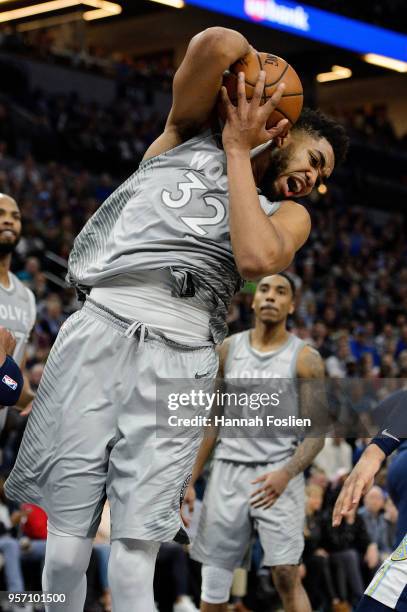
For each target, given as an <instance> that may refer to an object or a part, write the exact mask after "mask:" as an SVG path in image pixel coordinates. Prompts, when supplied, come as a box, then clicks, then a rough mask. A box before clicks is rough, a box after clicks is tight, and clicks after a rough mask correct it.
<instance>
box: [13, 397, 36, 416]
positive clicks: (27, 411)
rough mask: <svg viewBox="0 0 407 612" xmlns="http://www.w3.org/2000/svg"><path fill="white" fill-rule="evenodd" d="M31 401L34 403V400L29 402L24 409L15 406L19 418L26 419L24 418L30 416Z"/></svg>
mask: <svg viewBox="0 0 407 612" xmlns="http://www.w3.org/2000/svg"><path fill="white" fill-rule="evenodd" d="M33 401H34V400H32V401H31V402H29V403H28V404H27V405H26V406H24V408H19V407H18V406H17V410H18V412H19V414H20V415H21V416H23V417H26V416H28V415H29V414H30V412H31V410H32V407H33Z"/></svg>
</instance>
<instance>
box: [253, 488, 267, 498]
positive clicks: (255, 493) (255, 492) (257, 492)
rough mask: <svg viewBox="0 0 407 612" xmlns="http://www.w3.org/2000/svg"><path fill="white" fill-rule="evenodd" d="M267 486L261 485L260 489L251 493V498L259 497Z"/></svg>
mask: <svg viewBox="0 0 407 612" xmlns="http://www.w3.org/2000/svg"><path fill="white" fill-rule="evenodd" d="M265 490H266V489H265V487H261V488H260V489H256V490H255V491H254V492H253V493H252V494H251V495H250V499H253V498H254V497H257V496H258V495H262V494H264V492H265Z"/></svg>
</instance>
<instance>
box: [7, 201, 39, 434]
mask: <svg viewBox="0 0 407 612" xmlns="http://www.w3.org/2000/svg"><path fill="white" fill-rule="evenodd" d="M20 236H21V213H20V210H19V208H18V205H17V202H16V201H15V200H14V199H13V198H12V197H10V196H8V195H5V194H0V325H3V326H4V327H6V328H7V329H9V330H10V331H11V332H12V333H13V335H14V337H15V339H16V346H15V349H14V351H13V358H14V360H15V361H16V363H17V364H18V365H19V366H20V369H21V370H22V371H23V373H24V368H25V362H26V346H27V342H28V339H29V336H30V333H31V330H32V328H33V326H34V323H35V318H36V308H35V297H34V294H33V292H32V291H31V290H30V289H28V287H26V286H25V285H23V283H22V282H21V281H20V280H19V279H18V278H17V277H16V276H15V275H14V274H13V273H12V272H10V266H11V257H12V254H13V251H14V249H15V248H16V246H17V244H18V241H19V240H20ZM33 398H34V393H33V392H32V389H31V387H30V383H29V380H28V377H27V375H26V374H25V373H24V386H23V390H22V392H21V395H20V399H19V400H18V404H17V407H18V408H19V409H20V410H21V411H22V414H28V412H29V410H30V408H31V402H32V400H33ZM6 417H7V408H2V409H1V410H0V431H1V430H2V429H3V427H4V423H5V421H6Z"/></svg>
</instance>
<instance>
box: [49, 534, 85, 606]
mask: <svg viewBox="0 0 407 612" xmlns="http://www.w3.org/2000/svg"><path fill="white" fill-rule="evenodd" d="M91 553H92V538H84V537H78V536H71V535H69V534H66V533H63V532H61V531H59V530H58V529H56V528H55V527H52V526H50V525H48V537H47V546H46V550H45V564H44V570H43V573H42V588H43V591H44V593H60V594H63V595H64V596H65V602H64V603H60V602H59V600H58V601H57V602H56V603H53V604H52V603H51V604H48V605H46V606H45V609H46V612H57V611H58V610H60V611H61V612H62V611H63V612H79V611H80V610H83V607H84V605H85V598H86V570H87V569H88V565H89V560H90V555H91Z"/></svg>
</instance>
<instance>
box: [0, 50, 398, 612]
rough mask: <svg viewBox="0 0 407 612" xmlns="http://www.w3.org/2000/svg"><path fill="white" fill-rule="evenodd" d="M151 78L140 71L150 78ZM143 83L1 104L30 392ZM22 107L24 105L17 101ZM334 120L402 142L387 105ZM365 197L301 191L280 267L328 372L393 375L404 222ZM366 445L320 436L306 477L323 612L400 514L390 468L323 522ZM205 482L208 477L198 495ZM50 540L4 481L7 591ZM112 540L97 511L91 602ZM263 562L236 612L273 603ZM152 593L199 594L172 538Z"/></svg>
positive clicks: (98, 600)
mask: <svg viewBox="0 0 407 612" xmlns="http://www.w3.org/2000/svg"><path fill="white" fill-rule="evenodd" d="M9 43H10V40H9V41H8V44H9ZM164 64H165V62H164ZM136 68H137V70H139V72H140V71H142V69H143V67H142V66H141V65H138V66H136ZM167 68H168V67H167ZM167 68H166V70H167ZM134 69H135V67H134V66H132V67H131V70H134ZM129 70H130V68H129ZM168 70H170V69H169V68H168ZM130 72H131V71H130ZM168 74H169V73H168ZM150 76H151V75H149V74H148V70H147V72H146V75H145V78H146V82H147V81H148V80H149V78H150ZM152 78H155V77H152ZM137 79H138V76H137ZM138 91H139V93H137V94H134V95H127V94H126V95H124V96H121V97H120V96H119V97H118V100H117V102H115V103H114V104H113V105H112V106H111V107H109V108H103V107H102V106H99V105H96V104H85V103H83V102H82V101H81V100H80V99H79V98H78V97H77V96H75V95H74V94H73V95H72V96H51V95H49V94H46V93H45V92H41V91H36V92H31V93H30V99H29V101H27V103H26V104H27V109H28V106H29V111H30V113H31V115H32V116H33V117H34V118H35V122H34V125H35V126H36V128H35V129H33V130H31V131H29V130H28V131H27V130H22V131H20V130H19V129H18V126H17V125H16V124H15V123H14V119H13V118H14V115H13V112H12V104H13V103H12V102H11V101H10V99H8V100H3V102H2V103H0V192H4V193H8V194H11V195H12V196H13V197H15V199H16V200H17V202H18V203H19V206H20V208H21V211H22V217H23V238H22V239H21V241H20V243H19V245H18V248H17V252H16V256H15V259H14V262H13V270H14V271H15V273H16V274H17V276H18V277H19V278H20V279H21V280H22V281H23V282H25V283H26V284H27V286H29V287H30V288H31V289H32V290H33V291H34V294H35V296H36V299H37V322H36V325H35V328H34V331H33V334H32V338H31V341H30V344H29V347H28V363H27V367H28V372H29V376H30V381H31V385H32V387H33V388H34V389H35V388H37V387H38V385H39V382H40V379H41V375H42V371H43V367H44V364H45V361H46V359H47V355H48V353H49V350H50V348H51V346H52V344H53V342H54V341H55V339H56V336H57V334H58V331H59V329H60V327H61V325H62V323H63V322H64V321H65V320H66V318H67V317H68V316H69V315H70V314H71V313H72V312H73V311H75V310H76V309H77V308H78V303H77V300H76V295H75V293H74V292H73V291H72V290H71V289H70V288H67V287H66V286H65V284H64V282H63V278H64V275H65V272H66V260H67V257H68V254H69V252H70V249H71V247H72V243H73V240H74V238H75V236H76V235H77V234H78V232H79V231H80V229H81V227H82V226H83V224H84V223H85V222H86V220H87V219H88V218H89V217H90V216H91V215H92V214H93V213H94V212H95V211H96V209H97V208H98V206H99V205H100V204H101V203H102V202H103V201H104V200H105V199H106V197H108V195H109V194H110V193H111V192H112V191H113V190H114V188H115V187H116V185H117V184H118V181H119V180H120V179H121V178H123V176H124V175H126V174H130V172H133V171H134V170H136V168H137V162H138V160H139V159H140V157H141V155H142V153H143V151H144V149H145V148H146V146H147V145H148V144H149V143H150V142H151V141H152V140H153V139H154V138H155V136H156V135H157V134H158V132H159V131H160V130H161V122H160V119H159V118H158V117H157V116H156V115H155V114H154V113H153V111H152V110H151V106H150V103H149V102H150V99H149V91H150V89H149V86H146V88H145V90H143V89H141V90H138ZM140 91H141V94H140ZM19 104H20V105H21V106H22V107H24V103H23V101H21V100H19ZM343 121H344V122H345V123H346V124H347V125H348V127H350V129H351V134H352V136H353V137H354V138H355V139H358V138H360V139H361V140H368V141H369V143H371V144H373V145H375V144H380V143H381V144H383V143H387V144H389V145H391V146H395V145H397V146H398V145H400V141H398V140H397V137H396V135H395V133H394V130H393V128H392V126H391V123H390V122H389V120H388V117H387V115H386V111H385V109H380V108H376V109H373V110H372V109H357V110H355V111H354V112H352V113H347V114H343ZM112 160H114V162H112ZM346 171H347V172H349V171H350V170H349V168H348V170H346ZM354 187H355V184H354V183H352V188H354ZM356 187H357V185H356ZM355 193H356V196H355ZM360 195H361V194H360V193H358V192H357V191H356V192H354V193H353V194H352V197H350V195H349V190H348V189H347V188H346V187H344V186H343V182H341V181H338V182H333V183H332V184H331V185H329V187H328V191H327V192H326V193H321V192H318V191H317V192H316V193H315V194H313V196H312V197H311V198H310V199H309V201H308V203H307V205H308V207H309V210H310V213H311V215H312V218H313V229H312V234H311V237H310V239H309V241H308V242H307V244H306V245H305V246H304V247H303V249H302V250H301V251H300V253H299V254H298V256H297V257H296V260H295V262H294V264H293V265H292V266H291V267H290V268H289V270H288V272H289V273H290V274H291V275H292V277H293V280H294V282H295V284H296V286H297V304H296V311H295V313H294V315H293V316H292V317H291V320H290V327H291V329H292V331H293V332H294V333H296V334H298V335H299V336H300V337H301V338H303V339H304V340H306V341H308V342H309V343H310V344H312V345H313V346H315V348H317V349H318V350H319V351H320V353H321V355H322V356H323V358H324V360H325V364H326V371H327V375H328V376H329V377H331V378H333V379H344V378H355V379H357V378H362V379H365V380H368V381H372V382H373V383H377V382H380V381H385V380H396V381H399V382H402V381H403V379H406V378H407V247H406V245H407V240H406V225H405V219H404V218H403V216H402V215H401V214H398V213H397V212H392V211H391V210H376V209H374V210H373V209H371V208H369V202H368V201H363V206H361V205H359V204H358V202H357V198H358V197H360ZM360 201H362V200H360ZM252 294H253V286H252V285H251V284H250V283H248V284H247V285H246V287H245V289H244V291H242V292H241V293H239V294H238V295H237V296H236V297H235V298H234V300H233V303H232V306H231V308H230V312H229V317H228V323H229V328H230V333H235V332H238V331H241V330H244V329H248V328H249V327H250V326H251V325H252V309H251V301H252ZM376 388H377V387H376ZM25 423H26V419H25V417H21V416H20V415H19V414H17V413H16V412H15V411H10V415H9V419H8V422H7V425H6V428H5V430H4V432H3V434H2V435H1V438H0V471H1V473H2V474H3V475H4V476H6V475H7V473H8V472H9V470H10V469H11V467H12V465H13V463H14V460H15V457H16V453H17V449H18V446H19V443H20V441H21V437H22V433H23V431H24V427H25ZM366 444H367V440H366V439H364V438H359V439H357V440H356V441H355V440H352V441H346V440H345V439H342V438H339V437H338V438H336V439H331V440H328V441H327V445H326V447H325V449H324V451H323V452H322V453H321V454H320V455H319V456H318V458H317V459H316V461H315V464H314V466H313V467H312V469H311V470H310V471H309V473H308V474H307V489H306V498H307V500H306V514H307V520H306V528H305V537H306V548H305V554H304V563H303V566H302V575H303V580H304V583H305V585H306V588H307V591H308V593H309V595H310V597H311V599H312V603H313V607H314V609H319V610H323V611H324V612H328V611H329V610H331V609H332V610H335V611H337V612H340V611H342V612H345V611H346V610H350V609H351V608H350V606H351V605H352V604H353V603H354V602H355V601H356V600H357V598H358V597H359V596H360V595H361V593H362V591H363V589H364V586H365V584H366V583H367V581H368V580H369V579H370V577H371V576H372V574H373V572H374V570H375V569H376V567H377V566H378V564H379V562H380V560H381V559H382V558H383V556H385V555H386V554H387V553H388V552H389V551H390V550H391V549H392V547H393V545H394V543H395V541H396V539H397V533H396V521H397V510H396V509H395V507H394V505H393V504H392V502H391V500H390V498H389V488H388V485H387V484H386V468H384V469H383V470H382V472H381V473H380V474H379V477H378V479H377V486H376V487H375V488H374V489H372V491H371V492H370V493H369V494H368V495H367V496H366V498H365V500H364V506H363V508H362V510H361V511H360V512H359V513H358V514H356V515H355V516H353V517H352V516H351V517H349V520H347V521H345V524H344V525H343V527H341V529H340V530H339V531H333V530H332V528H331V527H330V510H331V508H332V505H333V503H334V500H335V498H336V495H337V494H338V492H339V490H340V487H341V484H342V482H343V479H344V477H345V475H346V474H347V473H348V472H349V471H350V469H351V468H352V465H353V464H354V463H355V461H356V460H357V459H358V457H359V456H360V454H361V452H362V451H363V448H365V446H366ZM204 484H205V479H203V480H202V481H201V482H200V483H199V490H200V492H202V489H203V487H204ZM107 511H108V509H106V512H107ZM197 513H198V512H197ZM45 538H46V516H45V515H44V513H43V512H42V511H41V510H40V509H38V508H36V507H35V506H32V505H29V504H25V505H23V506H22V507H13V506H10V505H9V504H8V503H7V502H6V500H5V498H4V495H3V493H2V486H1V487H0V543H2V550H3V553H2V556H1V558H0V564H1V563H3V571H1V570H0V575H1V578H0V580H1V581H2V583H3V587H4V588H5V590H24V589H29V588H30V589H32V590H39V588H40V587H39V584H40V574H41V567H42V563H43V556H44V549H45ZM108 542H109V531H108V520H107V519H106V516H105V518H104V521H102V525H101V528H100V532H99V533H98V537H97V539H96V541H95V549H94V555H93V557H92V562H91V565H90V569H89V573H88V579H89V593H88V602H87V610H88V611H89V612H90V611H92V610H93V611H94V612H96V611H98V610H103V609H106V610H108V609H109V605H110V603H109V590H108V585H107V578H106V567H107V558H108V549H109V544H108ZM260 558H261V553H260V552H259V550H258V548H257V549H256V547H255V548H254V556H253V570H252V571H251V573H250V576H249V583H248V595H247V596H246V597H245V598H243V597H236V609H237V610H241V611H242V612H244V610H247V609H249V610H256V611H257V610H265V609H272V608H270V606H273V605H275V604H274V603H273V602H275V601H276V591H275V589H274V587H273V585H272V583H271V580H270V576H269V573H268V572H267V571H266V570H264V568H262V567H261V562H260ZM163 577H164V578H163ZM321 585H322V586H321ZM0 590H1V589H0ZM156 598H157V600H158V603H159V606H160V612H166V611H167V610H168V612H171V610H172V602H175V604H177V602H178V603H179V602H182V601H183V600H185V598H190V600H192V599H195V601H196V602H197V598H199V568H198V567H197V566H196V564H195V563H193V562H192V561H191V560H190V559H189V557H188V553H187V550H186V549H184V548H183V547H181V546H180V545H176V544H174V545H169V546H168V547H164V548H163V549H162V552H161V553H160V558H159V563H158V574H157V584H156ZM341 606H342V607H341ZM174 610H175V608H174Z"/></svg>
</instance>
